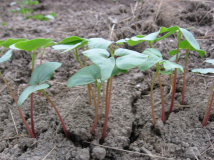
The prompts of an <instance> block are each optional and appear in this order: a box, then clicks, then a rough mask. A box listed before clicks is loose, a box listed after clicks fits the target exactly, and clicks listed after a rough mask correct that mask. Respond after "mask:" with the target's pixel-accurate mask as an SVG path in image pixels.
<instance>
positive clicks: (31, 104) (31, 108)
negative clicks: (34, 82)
mask: <svg viewBox="0 0 214 160" xmlns="http://www.w3.org/2000/svg"><path fill="white" fill-rule="evenodd" d="M30 98H31V99H30V100H31V103H30V118H31V129H32V132H33V134H34V136H35V137H36V133H35V128H34V120H33V93H31V95H30Z"/></svg>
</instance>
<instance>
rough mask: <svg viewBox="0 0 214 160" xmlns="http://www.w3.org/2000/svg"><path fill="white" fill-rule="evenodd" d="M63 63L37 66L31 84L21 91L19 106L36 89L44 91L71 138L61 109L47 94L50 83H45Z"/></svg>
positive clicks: (47, 63)
mask: <svg viewBox="0 0 214 160" xmlns="http://www.w3.org/2000/svg"><path fill="white" fill-rule="evenodd" d="M61 65H62V63H58V62H46V63H43V64H42V65H39V66H37V67H36V68H35V70H34V71H33V73H32V75H31V79H30V81H29V85H30V86H29V87H27V88H26V89H25V90H24V91H23V92H22V93H21V95H20V97H19V100H18V103H17V107H18V108H20V107H21V105H22V104H23V103H24V101H25V100H26V99H27V98H28V97H29V95H32V93H33V92H35V91H40V92H42V93H43V94H44V95H45V97H46V98H47V99H48V101H49V102H50V103H51V105H52V106H53V108H54V109H55V111H56V113H57V115H58V117H59V119H60V121H61V123H62V126H63V130H64V132H65V135H66V137H67V138H69V135H68V132H67V129H66V127H65V124H64V122H63V120H62V117H61V115H60V113H59V111H58V110H57V108H56V106H55V105H54V103H53V102H52V101H51V99H50V98H49V96H48V95H47V93H46V92H45V90H44V89H46V88H48V87H49V85H48V84H44V83H45V81H47V80H48V79H49V78H51V77H52V75H53V72H54V71H55V70H56V69H57V68H59V67H60V66H61ZM31 116H32V115H31Z"/></svg>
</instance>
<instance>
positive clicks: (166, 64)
mask: <svg viewBox="0 0 214 160" xmlns="http://www.w3.org/2000/svg"><path fill="white" fill-rule="evenodd" d="M160 64H163V67H164V68H165V69H166V70H174V69H175V68H177V69H179V70H180V71H182V72H184V69H183V67H182V66H181V65H180V64H176V63H173V62H171V61H168V60H164V61H162V62H161V63H160Z"/></svg>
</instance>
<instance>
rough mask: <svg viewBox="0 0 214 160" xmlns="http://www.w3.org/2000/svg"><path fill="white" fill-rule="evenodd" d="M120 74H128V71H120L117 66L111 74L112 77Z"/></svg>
mask: <svg viewBox="0 0 214 160" xmlns="http://www.w3.org/2000/svg"><path fill="white" fill-rule="evenodd" d="M119 73H127V70H123V69H120V68H118V67H117V66H115V67H114V69H113V71H112V73H111V76H115V75H117V74H119Z"/></svg>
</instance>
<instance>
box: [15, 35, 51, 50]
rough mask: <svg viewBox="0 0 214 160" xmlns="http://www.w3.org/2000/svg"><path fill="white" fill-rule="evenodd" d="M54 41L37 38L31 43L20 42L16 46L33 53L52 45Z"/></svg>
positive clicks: (30, 41)
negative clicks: (49, 44)
mask: <svg viewBox="0 0 214 160" xmlns="http://www.w3.org/2000/svg"><path fill="white" fill-rule="evenodd" d="M51 41H52V39H44V38H36V39H33V40H29V41H23V42H18V43H16V44H15V45H14V46H15V47H16V48H18V49H21V50H25V51H33V50H35V49H37V48H40V47H42V46H44V45H46V44H48V43H50V42H51Z"/></svg>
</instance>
